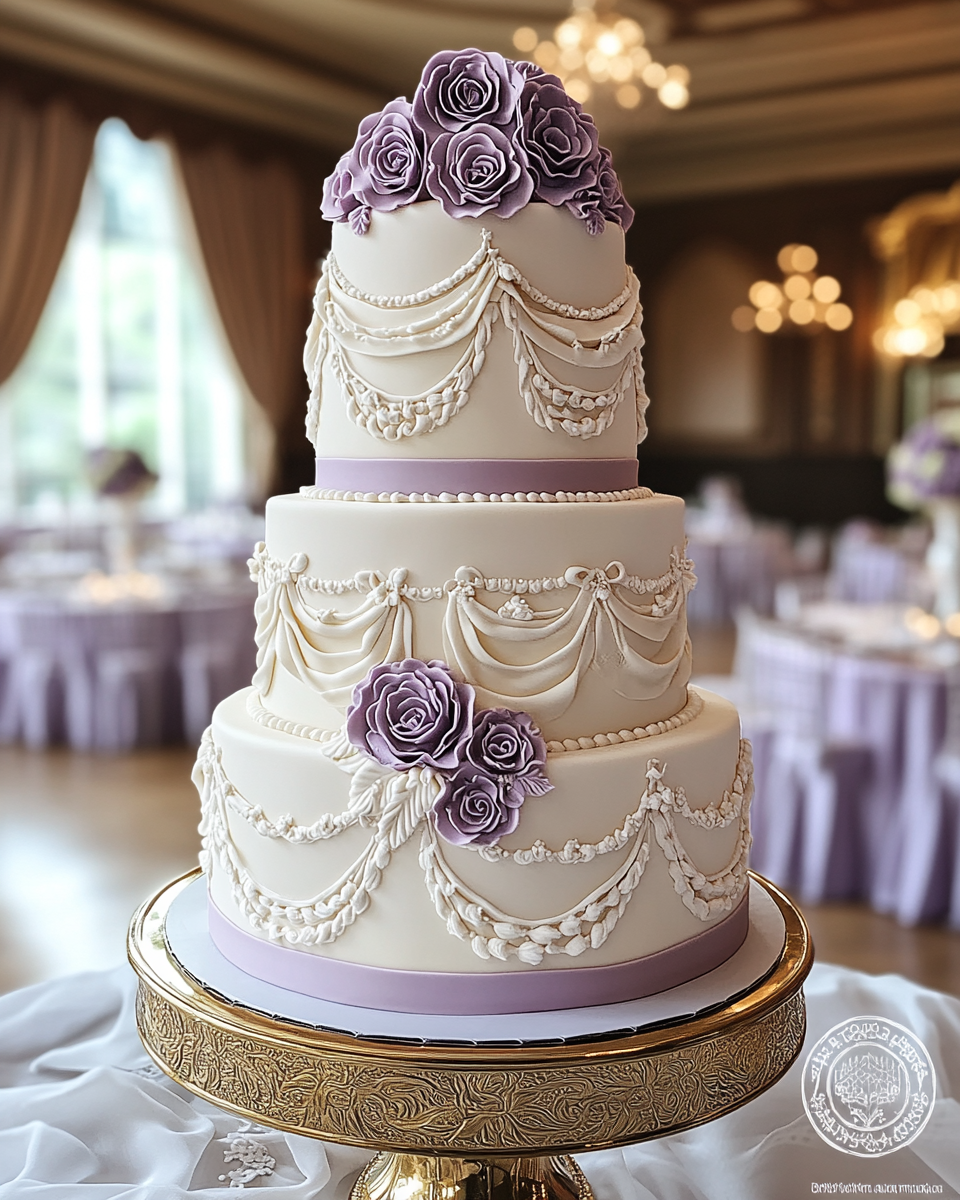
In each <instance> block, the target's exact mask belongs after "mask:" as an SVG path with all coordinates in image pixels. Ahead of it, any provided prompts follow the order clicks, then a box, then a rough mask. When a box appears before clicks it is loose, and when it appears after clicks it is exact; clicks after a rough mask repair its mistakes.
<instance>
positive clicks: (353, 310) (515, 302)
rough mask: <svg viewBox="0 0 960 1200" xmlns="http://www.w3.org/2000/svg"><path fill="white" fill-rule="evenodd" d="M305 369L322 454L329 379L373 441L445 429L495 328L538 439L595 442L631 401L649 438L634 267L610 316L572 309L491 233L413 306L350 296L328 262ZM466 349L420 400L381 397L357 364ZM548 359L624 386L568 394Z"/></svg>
mask: <svg viewBox="0 0 960 1200" xmlns="http://www.w3.org/2000/svg"><path fill="white" fill-rule="evenodd" d="M313 307H314V315H313V320H312V322H311V324H310V329H309V331H308V333H307V344H306V348H305V350H304V358H303V362H304V367H305V369H306V372H307V378H308V379H309V381H310V403H309V407H308V410H307V436H308V437H309V438H310V440H311V441H312V442H314V443H316V438H317V427H318V424H319V418H320V393H321V379H322V374H323V370H324V368H325V367H327V368H328V369H329V370H330V371H331V372H332V374H333V376H334V378H335V379H336V380H337V383H338V384H339V386H340V388H341V389H342V391H343V394H344V397H345V399H346V404H347V412H348V414H349V416H350V418H351V419H352V420H353V421H354V422H355V423H356V424H357V425H359V426H360V427H361V428H363V429H366V430H367V432H368V433H370V434H372V435H373V436H374V437H377V438H380V439H382V440H386V441H397V440H399V439H401V438H405V437H416V436H417V435H418V434H422V433H430V432H431V431H432V430H434V429H439V428H440V427H441V426H443V425H446V424H447V422H448V421H450V419H451V418H452V417H453V416H455V414H456V413H458V412H459V411H460V409H461V408H463V406H464V405H465V404H466V403H467V401H468V400H469V399H470V388H471V386H472V384H473V381H474V379H475V378H476V377H477V374H478V373H479V372H480V370H481V369H482V367H483V363H484V358H485V355H486V347H487V344H488V343H489V341H490V335H491V331H492V329H493V325H494V323H495V322H496V321H497V320H498V319H501V318H502V320H503V322H504V325H505V326H506V327H507V328H508V329H509V330H510V332H511V334H512V337H513V349H514V359H515V360H516V363H517V368H518V371H519V384H520V394H521V395H522V396H523V400H524V404H525V406H526V409H527V412H528V413H529V414H530V416H531V417H532V418H533V419H534V421H536V423H537V424H538V425H540V426H541V427H542V428H544V429H547V430H549V431H550V432H556V431H562V432H564V433H567V434H569V435H570V436H571V437H580V438H590V437H597V436H598V435H599V434H601V433H603V431H604V430H605V429H606V428H607V427H608V426H609V425H610V423H611V422H612V421H613V418H614V416H615V415H616V411H617V409H618V407H619V406H620V403H621V401H622V400H623V398H624V397H625V396H626V395H627V394H629V393H630V392H632V393H633V395H634V398H635V403H636V408H637V423H638V433H639V436H638V441H642V440H643V437H644V436H645V433H646V426H645V423H644V417H643V414H644V411H645V409H646V407H647V396H646V392H645V391H644V384H643V366H642V363H641V358H640V348H641V346H642V345H643V334H642V333H641V331H640V321H641V317H642V309H641V307H640V284H639V282H638V281H637V277H636V275H635V274H634V273H633V271H632V270H631V269H630V268H629V267H628V268H627V274H626V282H625V285H624V288H623V290H622V291H621V293H620V295H618V296H616V297H615V298H614V299H613V300H611V301H610V303H609V304H607V305H606V306H605V307H603V308H583V309H581V308H576V307H574V306H573V305H569V304H561V303H559V302H557V301H555V300H552V299H550V297H548V296H545V295H544V294H543V293H542V292H540V291H538V290H537V288H535V287H534V286H533V285H532V284H531V283H530V282H529V281H528V280H526V279H525V278H524V277H523V276H522V275H521V274H520V272H519V271H518V270H517V268H516V267H514V266H513V265H512V264H510V263H508V262H506V261H505V260H504V259H503V258H502V257H501V255H500V252H499V251H498V250H497V248H496V247H495V246H494V245H493V244H492V239H491V234H490V231H489V230H487V229H484V230H483V233H482V241H481V245H480V247H479V249H478V250H477V252H476V253H475V254H474V255H473V257H472V258H471V259H470V260H469V261H468V262H466V263H464V265H463V266H462V267H460V268H459V269H458V270H457V271H455V272H454V273H453V274H452V275H450V276H449V277H448V278H446V279H443V280H441V281H440V282H439V283H436V284H434V285H433V286H432V287H430V288H427V289H426V290H424V291H422V292H416V293H413V294H411V295H408V296H374V295H371V294H369V293H367V292H363V291H361V290H360V289H359V288H356V287H354V286H353V285H352V284H351V283H350V281H349V280H348V279H347V278H346V277H345V276H344V274H343V272H342V271H341V269H340V267H339V264H338V263H337V260H336V257H335V256H334V255H333V253H332V252H331V253H330V254H329V255H328V256H327V258H326V260H325V262H324V266H323V272H322V274H321V276H320V281H319V283H318V284H317V290H316V295H315V297H314V306H313ZM387 311H393V312H397V311H402V312H404V313H407V314H409V318H410V319H409V323H408V324H406V325H400V326H393V327H390V326H385V325H384V324H383V314H384V312H387ZM461 343H462V344H463V347H464V348H463V352H462V354H461V355H460V357H459V359H458V360H457V362H456V363H455V365H454V366H453V367H452V368H451V369H450V371H448V372H447V374H446V376H444V378H443V379H441V380H438V382H437V383H436V384H435V385H434V386H433V387H432V388H430V389H429V390H427V391H424V392H421V393H420V394H418V395H415V396H395V395H391V394H388V393H386V392H384V391H381V390H379V389H377V388H375V387H373V386H372V385H371V384H370V383H368V382H367V381H366V380H364V379H363V377H362V376H361V375H360V374H359V372H358V371H357V370H356V369H355V368H354V367H353V365H352V364H351V358H350V356H351V354H364V355H369V356H371V357H374V358H390V357H394V356H397V355H404V356H409V355H413V354H418V353H424V352H427V351H431V350H439V349H443V348H444V347H448V346H457V345H460V344H461ZM542 352H546V353H548V354H550V355H552V356H553V357H554V358H556V359H559V360H560V361H561V362H565V363H569V364H570V365H571V366H575V367H590V368H613V367H619V368H620V370H619V374H618V376H617V379H616V381H615V382H614V383H613V384H612V385H611V386H610V387H607V388H602V389H599V390H596V391H593V390H589V389H583V388H578V387H573V386H568V385H566V384H564V383H563V382H562V381H561V380H558V379H556V378H555V377H554V376H553V375H552V374H551V372H550V371H549V370H548V368H547V367H546V365H545V363H544V361H543V358H542Z"/></svg>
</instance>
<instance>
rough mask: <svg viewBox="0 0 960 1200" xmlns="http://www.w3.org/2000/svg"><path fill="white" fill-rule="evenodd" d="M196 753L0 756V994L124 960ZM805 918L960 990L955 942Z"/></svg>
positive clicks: (822, 943)
mask: <svg viewBox="0 0 960 1200" xmlns="http://www.w3.org/2000/svg"><path fill="white" fill-rule="evenodd" d="M694 645H695V647H696V661H695V668H696V671H697V672H699V673H701V674H714V673H722V672H724V671H727V670H729V665H730V661H731V657H732V649H733V637H732V631H729V630H726V631H724V630H721V631H709V630H695V631H694ZM193 757H194V755H193V751H192V750H188V749H186V748H182V749H180V748H178V749H170V750H158V751H144V752H140V753H137V754H133V755H129V756H126V757H122V758H110V757H97V756H93V755H82V754H72V753H70V752H69V751H67V750H62V749H60V750H53V751H50V752H47V753H33V752H30V751H28V750H24V749H21V748H19V747H3V748H0V991H8V990H10V989H12V988H16V987H22V986H24V985H25V984H29V983H34V982H36V981H38V980H42V979H50V978H52V977H54V976H56V975H62V974H66V973H69V972H72V971H82V970H89V969H98V968H101V967H108V966H113V965H116V964H118V963H121V962H122V961H123V959H124V934H125V932H126V927H127V922H128V920H129V918H130V915H131V913H132V912H133V910H134V908H135V907H136V906H137V905H138V904H139V903H140V902H141V901H142V900H144V899H146V897H147V896H148V895H149V894H150V893H151V891H153V890H156V889H157V888H159V887H161V886H162V885H163V884H164V883H165V882H166V881H167V880H169V879H172V878H173V877H174V876H176V875H178V874H180V873H181V872H183V871H186V870H189V869H190V868H191V867H192V866H194V865H195V863H196V860H197V850H198V849H199V836H198V834H197V821H198V818H199V802H198V798H197V793H196V791H195V789H194V787H193V784H192V783H191V782H190V770H191V767H192V765H193ZM804 912H805V915H806V917H807V919H808V921H809V923H810V926H811V928H812V930H813V935H814V943H815V945H816V951H817V957H818V959H820V960H821V961H824V962H836V963H844V964H846V965H848V966H851V967H856V968H857V969H859V970H862V971H867V972H870V973H872V974H882V973H884V972H888V971H893V972H897V973H899V974H901V975H906V976H907V977H908V978H909V979H913V980H916V981H917V982H919V983H923V984H926V985H927V986H929V987H933V988H937V989H938V990H941V991H947V992H952V993H953V994H955V995H960V934H958V933H951V932H949V931H948V930H946V929H944V928H940V927H924V928H920V929H904V928H901V927H900V926H899V925H897V924H896V922H895V921H893V920H891V919H890V918H888V917H882V916H878V915H877V914H876V913H873V912H871V911H870V910H869V909H867V908H865V907H863V906H860V905H825V906H822V907H816V908H810V907H805V908H804Z"/></svg>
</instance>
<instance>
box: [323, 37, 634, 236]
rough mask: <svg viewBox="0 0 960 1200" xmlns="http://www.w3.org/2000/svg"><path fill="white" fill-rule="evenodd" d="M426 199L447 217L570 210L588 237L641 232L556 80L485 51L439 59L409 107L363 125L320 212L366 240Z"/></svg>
mask: <svg viewBox="0 0 960 1200" xmlns="http://www.w3.org/2000/svg"><path fill="white" fill-rule="evenodd" d="M430 199H433V200H438V201H439V202H440V204H441V206H442V208H443V211H444V212H445V213H447V214H448V215H449V216H451V217H479V216H481V215H482V214H483V213H487V212H492V213H495V214H496V215H497V216H500V217H512V216H513V215H514V213H516V212H519V210H520V209H521V208H523V206H524V205H525V204H527V203H529V202H530V201H531V200H534V201H541V202H544V203H546V204H552V205H554V206H559V205H565V206H566V207H567V208H568V209H569V210H570V211H571V212H572V213H573V214H574V216H576V217H577V218H578V219H579V220H581V221H583V222H584V224H585V226H586V228H587V230H588V232H589V233H591V234H598V233H600V232H602V230H603V227H604V224H605V222H606V221H614V222H615V223H616V224H618V225H620V226H622V227H623V229H624V230H627V229H629V228H630V224H631V222H632V221H633V209H632V208H631V207H630V205H629V204H628V203H627V202H626V200H625V199H624V196H623V191H622V189H621V187H620V181H619V179H618V178H617V173H616V171H614V169H613V164H612V161H611V157H610V151H609V150H607V149H606V148H605V147H603V146H601V145H600V144H599V142H598V140H597V127H596V125H594V123H593V119H592V118H591V117H590V116H589V115H588V114H587V113H585V112H584V111H583V108H582V106H581V105H580V104H578V103H577V101H576V100H574V99H573V98H572V97H571V96H568V95H567V93H566V91H565V90H564V87H563V84H562V83H561V82H560V80H559V79H558V78H557V77H556V75H548V74H546V73H545V72H544V71H542V70H541V69H540V67H537V66H535V65H534V64H533V63H529V62H511V60H510V59H507V58H503V57H502V56H501V55H499V54H494V53H487V52H486V51H483V50H460V51H453V50H445V51H442V52H441V53H439V54H435V55H434V56H433V58H431V59H430V61H429V62H428V63H427V65H426V66H425V67H424V69H423V75H422V76H421V79H420V83H419V85H418V87H417V90H416V93H415V94H414V97H413V104H410V103H409V102H408V101H407V100H406V99H405V98H403V97H400V98H398V99H396V100H391V101H390V103H389V104H388V105H387V106H386V107H385V108H384V110H383V111H382V112H379V113H374V114H372V115H371V116H369V117H364V119H363V120H362V121H361V122H360V130H359V132H358V134H357V140H356V142H355V143H354V146H353V148H352V149H351V150H349V151H348V152H347V153H346V154H345V155H344V156H343V157H342V158H341V159H340V161H339V163H337V167H336V170H335V171H334V173H333V174H332V175H331V176H329V177H328V179H327V180H326V182H325V183H324V187H323V205H322V212H323V215H324V216H325V217H326V218H327V220H329V221H349V222H350V226H351V228H352V229H353V231H354V233H357V234H363V233H366V231H367V229H368V228H369V225H370V214H371V212H372V211H374V210H376V211H377V212H392V211H393V210H394V209H396V208H400V207H401V206H403V205H405V204H413V203H414V202H415V201H418V200H430Z"/></svg>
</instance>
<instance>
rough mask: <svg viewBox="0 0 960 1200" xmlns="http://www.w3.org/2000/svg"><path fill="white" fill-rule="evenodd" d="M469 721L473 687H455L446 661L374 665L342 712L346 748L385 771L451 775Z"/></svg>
mask: <svg viewBox="0 0 960 1200" xmlns="http://www.w3.org/2000/svg"><path fill="white" fill-rule="evenodd" d="M472 722H473V688H471V687H470V686H469V685H468V684H465V683H458V682H457V681H456V680H455V679H454V678H453V676H452V675H451V673H450V668H449V667H448V666H447V665H446V663H442V662H439V661H437V660H436V659H435V660H433V661H431V662H426V663H425V662H421V661H420V660H419V659H417V658H407V659H404V660H403V662H395V663H383V664H382V665H381V666H379V667H373V668H372V670H371V671H370V673H369V674H368V675H367V677H366V679H364V681H363V682H362V683H359V684H357V686H356V687H355V688H354V691H353V702H352V703H351V705H350V707H349V708H348V709H347V737H348V739H349V740H350V743H351V745H354V746H356V747H357V749H358V750H362V751H363V752H364V753H365V754H369V755H370V756H371V758H374V759H376V761H377V762H378V763H381V764H382V765H383V766H385V767H393V768H394V770H397V771H408V770H410V768H411V767H434V768H436V769H437V770H441V771H452V770H454V769H455V768H456V767H457V766H458V765H459V763H460V760H461V757H462V753H461V752H462V749H463V745H464V742H466V740H467V738H468V737H469V736H470V731H471V725H472Z"/></svg>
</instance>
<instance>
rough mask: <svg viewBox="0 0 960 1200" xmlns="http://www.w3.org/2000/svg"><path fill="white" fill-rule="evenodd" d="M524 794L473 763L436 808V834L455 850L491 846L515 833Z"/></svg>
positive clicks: (453, 778)
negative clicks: (456, 847) (463, 847)
mask: <svg viewBox="0 0 960 1200" xmlns="http://www.w3.org/2000/svg"><path fill="white" fill-rule="evenodd" d="M523 800H524V793H523V792H522V791H521V790H520V788H518V787H515V786H512V785H511V784H510V783H507V784H504V783H503V782H502V781H501V780H498V779H494V778H493V777H492V776H490V775H488V774H487V773H486V771H482V770H480V768H478V767H475V766H473V765H472V764H470V763H467V764H466V765H464V766H462V767H461V768H460V770H459V771H456V772H455V773H454V774H453V775H451V776H450V778H449V779H447V781H446V782H445V784H444V787H443V791H442V792H441V793H440V796H439V798H438V800H437V802H436V804H435V805H434V806H433V818H434V821H435V822H436V826H437V832H438V833H439V834H440V836H441V837H442V838H444V839H445V840H446V841H448V842H452V843H453V845H455V846H466V845H469V844H470V843H471V842H472V843H473V844H475V845H477V846H490V845H492V844H493V843H494V842H498V841H499V840H500V838H502V837H506V835H507V834H508V833H513V831H514V830H515V829H516V828H517V825H518V823H519V821H520V806H521V805H522V804H523Z"/></svg>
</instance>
